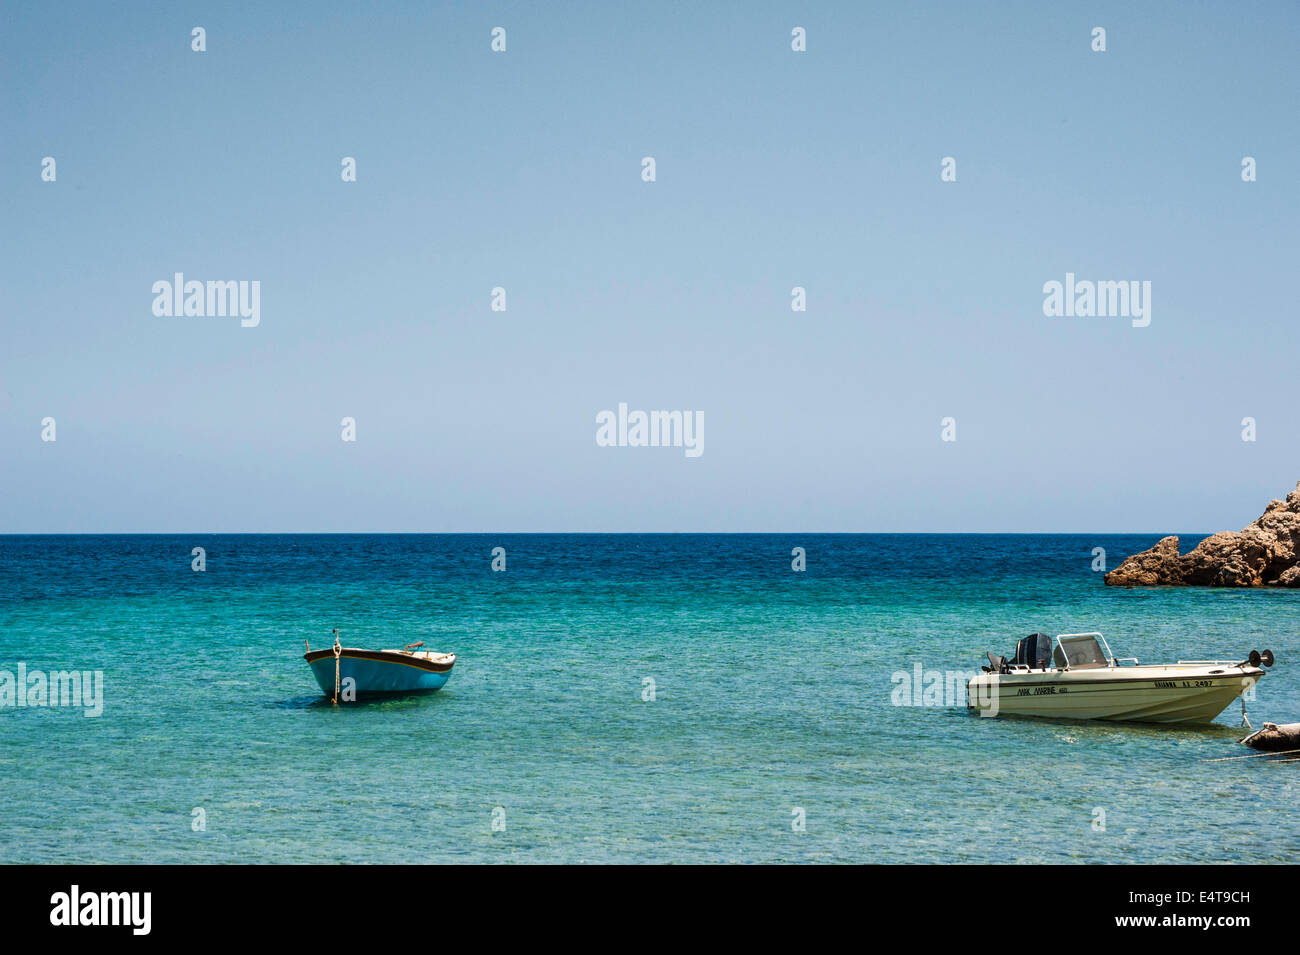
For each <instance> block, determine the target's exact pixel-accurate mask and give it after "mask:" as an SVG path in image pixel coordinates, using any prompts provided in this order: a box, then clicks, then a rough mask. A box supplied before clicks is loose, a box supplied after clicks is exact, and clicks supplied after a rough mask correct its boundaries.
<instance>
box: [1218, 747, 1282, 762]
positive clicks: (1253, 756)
mask: <svg viewBox="0 0 1300 955" xmlns="http://www.w3.org/2000/svg"><path fill="white" fill-rule="evenodd" d="M1288 753H1300V749H1279V750H1278V751H1277V752H1275V753H1247V754H1246V755H1245V756H1219V757H1216V758H1215V759H1202V760H1201V762H1202V763H1222V762H1223V761H1224V760H1228V759H1259V758H1260V757H1261V756H1285V755H1287V754H1288ZM1283 762H1287V763H1289V762H1291V760H1283Z"/></svg>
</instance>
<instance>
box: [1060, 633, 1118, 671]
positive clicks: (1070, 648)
mask: <svg viewBox="0 0 1300 955" xmlns="http://www.w3.org/2000/svg"><path fill="white" fill-rule="evenodd" d="M1054 657H1055V662H1056V665H1057V666H1058V667H1061V666H1069V667H1073V668H1074V669H1076V670H1086V669H1089V668H1091V667H1104V666H1107V665H1108V664H1107V662H1106V654H1105V653H1103V652H1102V649H1101V644H1100V643H1098V642H1097V638H1096V637H1094V636H1092V635H1091V634H1086V635H1083V636H1077V637H1057V638H1056V653H1055V654H1054Z"/></svg>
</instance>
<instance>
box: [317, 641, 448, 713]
mask: <svg viewBox="0 0 1300 955" xmlns="http://www.w3.org/2000/svg"><path fill="white" fill-rule="evenodd" d="M422 646H424V644H423V643H412V644H409V645H408V646H407V647H406V648H405V649H402V650H363V649H360V648H358V647H344V646H340V645H339V642H338V636H337V634H336V635H335V638H334V646H333V647H330V648H329V649H326V650H312V649H311V648H310V646H309V647H308V650H307V652H306V653H305V654H303V659H305V660H306V661H307V665H308V666H310V667H311V672H312V675H313V676H314V677H316V682H317V683H318V684H320V688H321V692H322V693H324V694H325V695H326V696H328V697H329V698H330V699H332V700H334V702H336V703H337V702H340V701H342V702H345V703H347V702H351V701H352V700H356V699H363V698H365V697H375V696H383V695H391V694H398V693H431V692H433V691H434V690H440V689H442V687H443V685H444V684H445V683H446V682H447V678H448V677H450V676H451V668H452V667H453V666H454V665H455V663H456V654H454V653H432V652H430V651H427V650H426V651H420V650H419V649H418V648H419V647H422Z"/></svg>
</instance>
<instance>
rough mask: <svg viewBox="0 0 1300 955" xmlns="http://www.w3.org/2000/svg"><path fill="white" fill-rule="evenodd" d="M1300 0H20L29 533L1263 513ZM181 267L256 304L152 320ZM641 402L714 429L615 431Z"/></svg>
mask: <svg viewBox="0 0 1300 955" xmlns="http://www.w3.org/2000/svg"><path fill="white" fill-rule="evenodd" d="M198 26H201V27H203V28H204V29H205V30H206V45H207V50H206V52H203V53H197V52H193V51H192V50H191V30H192V28H194V27H198ZM497 26H502V27H504V28H505V29H506V40H507V49H506V51H505V52H504V53H496V52H493V51H492V49H491V47H490V44H491V31H492V29H493V28H494V27H497ZM796 26H801V27H804V28H805V29H806V31H807V51H806V52H802V53H796V52H794V51H792V50H791V30H792V29H793V28H794V27H796ZM1096 26H1102V27H1104V28H1105V29H1106V31H1107V33H1106V46H1107V49H1106V51H1105V52H1104V53H1099V52H1094V51H1093V50H1092V29H1093V28H1094V27H1096ZM1298 28H1300V6H1298V5H1297V4H1295V3H1291V2H1286V3H1284V2H1252V3H1229V2H1222V3H1181V2H1179V3H1175V2H1164V3H1142V4H1132V3H1128V2H1124V3H1103V4H1088V5H1083V4H1061V3H1050V4H1047V3H1041V2H1025V3H997V4H975V3H921V2H908V3H901V2H899V3H894V2H872V3H849V2H843V3H792V2H791V3H739V2H737V3H680V4H678V3H637V4H631V3H627V4H612V3H588V4H564V3H545V4H541V3H534V2H528V3H517V4H503V3H489V2H485V3H459V4H434V3H387V4H384V3H352V2H347V3H324V2H316V3H301V4H297V5H293V6H290V5H285V4H270V3H265V2H258V3H247V4H186V3H176V2H166V3H154V4H144V3H126V4H104V3H87V4H63V3H59V4H34V3H28V4H11V5H9V6H8V7H7V9H6V12H5V17H4V24H3V26H2V27H0V54H2V55H3V66H2V67H0V69H2V70H3V73H2V74H0V78H2V79H3V93H2V94H0V95H2V96H3V99H2V100H0V109H2V116H0V128H2V129H3V133H2V134H0V136H2V139H0V175H2V176H3V186H2V187H0V194H2V195H0V203H2V205H0V216H2V217H3V223H4V227H3V230H2V233H0V254H2V261H3V263H4V265H3V275H2V279H3V281H2V283H0V309H2V313H0V315H2V321H3V327H2V328H0V453H2V455H3V457H2V468H0V491H2V492H3V493H2V494H0V531H5V532H113V531H158V532H164V531H453V530H455V531H1089V530H1091V531H1099V532H1101V531H1144V532H1145V531H1155V532H1163V531H1171V532H1172V531H1213V530H1219V529H1237V528H1240V527H1241V526H1243V525H1244V524H1245V523H1247V522H1249V521H1250V520H1253V519H1254V518H1255V517H1256V516H1257V515H1258V514H1259V512H1260V511H1261V510H1262V509H1263V506H1264V505H1265V503H1266V502H1267V501H1268V499H1269V498H1271V497H1274V496H1281V495H1284V494H1285V493H1286V492H1287V491H1289V490H1291V489H1292V488H1293V487H1294V486H1295V483H1296V481H1297V479H1300V418H1298V416H1297V414H1296V410H1297V408H1296V400H1295V395H1296V388H1297V356H1298V354H1300V348H1298V347H1297V335H1296V329H1297V318H1298V315H1297V281H1296V274H1297V261H1298V260H1300V256H1298V254H1297V253H1298V252H1300V239H1298V238H1297V236H1298V232H1300V230H1298V229H1297V226H1298V224H1300V201H1298V195H1300V66H1297V62H1298V61H1297V52H1296V51H1297V49H1300V29H1298ZM47 156H50V157H54V159H55V161H56V164H57V165H56V176H57V178H56V179H55V181H54V182H46V181H42V160H43V158H44V157H47ZM345 156H351V157H355V159H356V163H357V167H356V168H357V181H356V182H343V181H342V179H341V176H340V172H341V161H342V159H343V157H345ZM645 156H652V157H654V158H655V160H656V173H657V180H656V181H655V182H652V183H651V182H644V181H642V175H641V171H642V165H641V160H642V158H643V157H645ZM947 156H951V157H953V158H955V160H956V164H957V165H956V171H957V181H956V182H942V181H941V180H940V171H941V170H940V164H941V160H942V159H943V158H944V157H947ZM1246 156H1250V157H1254V159H1255V160H1256V163H1257V177H1258V178H1257V181H1255V182H1249V183H1247V182H1243V181H1242V175H1241V171H1242V159H1243V157H1246ZM176 272H182V273H184V275H185V276H186V278H187V279H198V280H201V281H207V280H246V281H252V280H256V281H258V282H260V283H261V284H260V288H261V310H260V319H261V321H260V324H259V325H258V326H257V327H255V328H245V327H241V324H240V322H239V320H238V319H237V318H234V319H232V318H228V317H227V318H218V317H206V318H200V317H158V316H155V315H154V313H153V310H152V305H153V301H154V294H153V292H152V287H153V284H154V283H155V282H157V281H160V280H171V278H172V276H173V274H174V273H176ZM1067 272H1073V273H1075V274H1076V276H1077V277H1078V278H1079V279H1081V280H1082V279H1090V280H1094V281H1100V280H1139V281H1149V282H1151V283H1152V293H1151V323H1150V325H1149V326H1148V327H1145V328H1135V327H1133V326H1132V323H1131V322H1130V321H1129V320H1128V319H1125V318H1080V317H1070V318H1065V317H1061V318H1049V317H1046V316H1045V315H1044V314H1043V300H1044V293H1043V286H1044V283H1046V282H1050V281H1053V280H1056V281H1062V282H1063V281H1064V280H1065V275H1066V273H1067ZM497 286H500V287H504V288H505V289H506V295H507V299H506V301H507V309H506V311H504V312H494V311H492V310H491V308H490V303H491V292H492V289H493V288H494V287H497ZM795 286H802V287H804V288H806V289H807V302H808V307H807V311H806V312H794V311H792V310H791V289H792V288H793V287H795ZM620 402H625V403H627V405H628V406H629V407H630V408H631V409H646V410H652V409H673V410H686V411H699V412H702V413H703V416H704V420H705V433H704V453H703V454H702V455H700V456H699V457H688V456H687V455H685V454H684V453H683V451H682V449H680V448H637V447H600V446H598V445H597V443H596V440H595V435H596V415H597V414H598V413H599V412H600V411H602V410H605V409H611V410H612V409H617V407H618V404H619V403H620ZM348 416H350V417H353V418H355V420H356V434H357V440H356V441H355V442H345V441H343V440H342V439H341V431H342V427H341V420H342V419H343V418H344V417H348ZM949 416H951V417H952V418H954V419H955V420H956V436H957V440H956V441H952V442H945V441H942V440H941V421H942V419H943V418H945V417H949ZM1248 416H1249V417H1253V418H1254V419H1255V420H1256V427H1257V440H1255V441H1254V442H1246V441H1243V440H1242V438H1241V434H1242V424H1241V422H1242V419H1243V418H1245V417H1248ZM46 417H52V418H54V419H55V421H56V428H57V430H56V435H57V440H56V441H54V442H45V441H42V440H41V435H42V424H41V422H42V419H44V418H46Z"/></svg>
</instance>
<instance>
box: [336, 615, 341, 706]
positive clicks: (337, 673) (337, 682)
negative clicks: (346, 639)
mask: <svg viewBox="0 0 1300 955" xmlns="http://www.w3.org/2000/svg"><path fill="white" fill-rule="evenodd" d="M342 653H343V648H342V647H341V646H339V632H338V631H337V630H335V631H334V703H335V705H336V706H337V705H338V702H339V656H340V655H341V654H342Z"/></svg>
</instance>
